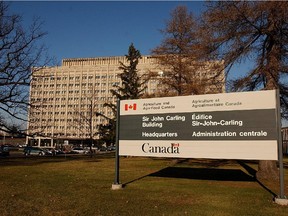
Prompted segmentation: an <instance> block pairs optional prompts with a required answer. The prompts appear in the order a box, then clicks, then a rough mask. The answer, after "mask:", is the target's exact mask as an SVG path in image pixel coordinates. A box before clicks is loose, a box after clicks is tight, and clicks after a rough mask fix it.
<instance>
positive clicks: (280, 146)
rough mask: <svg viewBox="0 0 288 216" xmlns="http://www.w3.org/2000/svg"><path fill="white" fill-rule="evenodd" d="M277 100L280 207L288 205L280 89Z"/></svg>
mask: <svg viewBox="0 0 288 216" xmlns="http://www.w3.org/2000/svg"><path fill="white" fill-rule="evenodd" d="M276 100H277V120H278V125H277V128H278V160H279V180H280V195H279V197H276V198H275V202H276V203H277V204H280V205H288V200H287V199H286V197H285V193H284V167H283V144H282V134H281V121H280V119H281V113H280V93H279V89H277V91H276Z"/></svg>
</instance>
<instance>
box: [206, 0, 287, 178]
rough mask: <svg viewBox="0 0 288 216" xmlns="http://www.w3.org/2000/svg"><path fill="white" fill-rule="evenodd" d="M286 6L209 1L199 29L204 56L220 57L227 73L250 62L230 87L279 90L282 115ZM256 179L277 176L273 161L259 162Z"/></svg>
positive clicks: (285, 102) (285, 59)
mask: <svg viewBox="0 0 288 216" xmlns="http://www.w3.org/2000/svg"><path fill="white" fill-rule="evenodd" d="M287 8H288V2H286V1H228V2H227V1H219V2H209V3H208V9H207V11H206V12H205V13H204V15H203V21H204V22H203V26H202V28H201V30H202V35H201V39H202V42H201V44H202V45H204V46H203V47H204V49H203V50H205V51H206V56H207V57H209V59H212V60H214V59H223V60H224V61H225V67H226V69H227V73H228V72H229V71H230V69H231V67H232V66H233V65H235V64H237V63H243V62H245V61H250V62H252V63H253V67H252V68H251V69H250V70H249V71H247V74H241V77H240V78H238V79H236V80H233V81H232V90H233V91H243V90H246V91H247V90H248V91H253V90H260V89H270V90H271V89H279V90H280V94H281V105H282V111H283V112H282V115H283V116H284V117H287V116H288V115H287V96H288V86H287V82H285V80H284V78H285V77H286V75H287V73H288V61H287V60H288V55H287V48H288V13H287ZM204 53H205V52H204ZM257 178H267V179H271V178H273V179H276V178H278V171H277V167H276V163H275V162H273V161H260V162H259V170H258V172H257Z"/></svg>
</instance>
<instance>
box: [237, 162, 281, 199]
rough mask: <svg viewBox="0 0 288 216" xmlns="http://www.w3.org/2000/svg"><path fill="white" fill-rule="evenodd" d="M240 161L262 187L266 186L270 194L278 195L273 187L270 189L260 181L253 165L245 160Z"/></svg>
mask: <svg viewBox="0 0 288 216" xmlns="http://www.w3.org/2000/svg"><path fill="white" fill-rule="evenodd" d="M238 163H239V164H240V165H241V166H242V167H243V168H244V169H245V170H246V171H247V172H248V173H249V174H250V175H251V176H253V179H254V180H255V181H256V182H257V183H258V184H259V185H260V186H261V187H262V188H264V189H265V190H266V191H268V192H269V193H270V194H272V195H273V196H274V197H276V196H277V194H276V193H274V192H273V191H272V190H271V189H269V188H268V187H266V186H265V185H264V184H263V183H262V182H260V181H259V180H258V179H257V178H256V172H257V171H256V170H255V169H253V168H252V167H250V166H249V165H247V164H246V163H244V162H243V161H238Z"/></svg>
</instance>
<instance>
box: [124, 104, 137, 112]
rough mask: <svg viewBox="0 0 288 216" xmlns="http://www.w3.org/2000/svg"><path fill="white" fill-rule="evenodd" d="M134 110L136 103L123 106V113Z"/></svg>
mask: <svg viewBox="0 0 288 216" xmlns="http://www.w3.org/2000/svg"><path fill="white" fill-rule="evenodd" d="M136 109H137V105H136V103H133V104H125V111H128V110H136Z"/></svg>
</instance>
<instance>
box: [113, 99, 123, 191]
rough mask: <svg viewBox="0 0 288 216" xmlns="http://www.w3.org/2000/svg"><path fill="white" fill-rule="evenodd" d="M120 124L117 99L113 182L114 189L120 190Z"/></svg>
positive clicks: (118, 100) (118, 101)
mask: <svg viewBox="0 0 288 216" xmlns="http://www.w3.org/2000/svg"><path fill="white" fill-rule="evenodd" d="M119 125H120V99H117V112H116V138H115V145H116V151H115V178H114V183H113V184H112V190H119V189H121V188H122V184H121V183H120V181H119Z"/></svg>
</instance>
